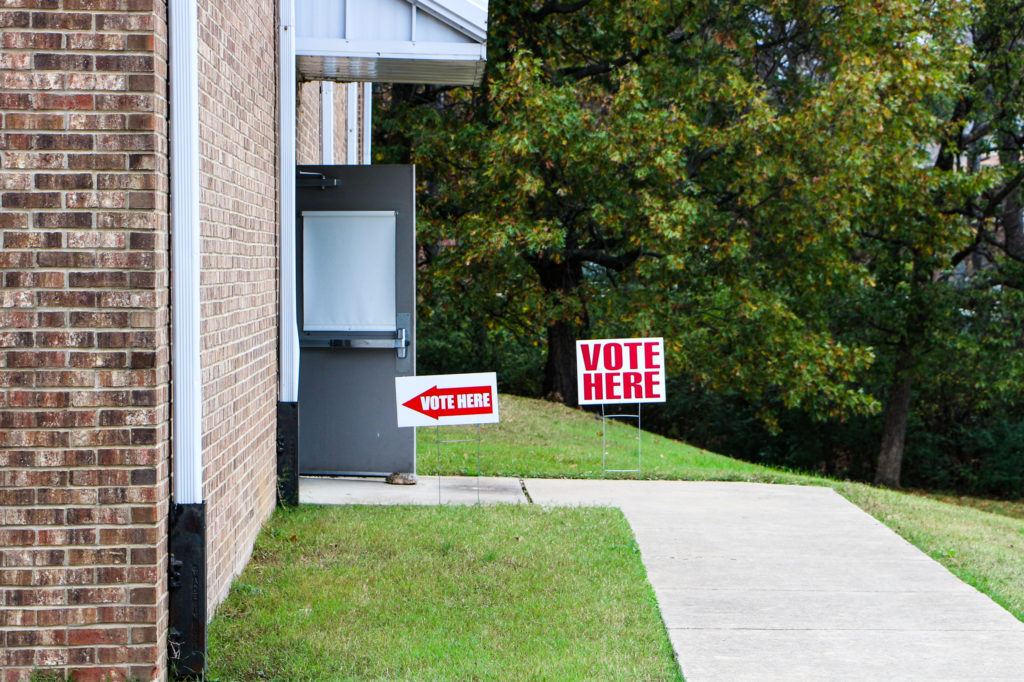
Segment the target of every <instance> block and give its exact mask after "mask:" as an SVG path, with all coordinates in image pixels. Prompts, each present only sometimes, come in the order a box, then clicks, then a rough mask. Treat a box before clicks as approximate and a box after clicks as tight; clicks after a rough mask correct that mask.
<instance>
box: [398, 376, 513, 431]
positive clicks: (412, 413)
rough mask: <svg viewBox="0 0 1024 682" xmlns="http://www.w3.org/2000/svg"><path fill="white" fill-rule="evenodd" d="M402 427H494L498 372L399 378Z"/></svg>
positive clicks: (399, 413)
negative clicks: (460, 425) (485, 425)
mask: <svg viewBox="0 0 1024 682" xmlns="http://www.w3.org/2000/svg"><path fill="white" fill-rule="evenodd" d="M395 397H396V398H397V403H398V425H399V426H447V425H452V424H494V423H497V421H498V376H497V374H495V373H494V372H476V373H472V374H436V375H433V376H415V377H395Z"/></svg>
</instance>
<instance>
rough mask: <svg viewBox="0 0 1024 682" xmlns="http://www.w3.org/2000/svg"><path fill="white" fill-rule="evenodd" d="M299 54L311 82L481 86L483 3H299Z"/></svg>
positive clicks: (385, 0) (443, 0) (334, 0)
mask: <svg viewBox="0 0 1024 682" xmlns="http://www.w3.org/2000/svg"><path fill="white" fill-rule="evenodd" d="M295 57H296V66H297V68H298V71H299V74H300V76H301V77H302V78H304V79H306V80H334V81H345V82H352V81H382V82H392V83H430V84H436V85H476V84H479V83H480V80H481V79H482V78H483V73H484V65H485V64H486V60H487V5H486V0H299V1H298V2H296V4H295Z"/></svg>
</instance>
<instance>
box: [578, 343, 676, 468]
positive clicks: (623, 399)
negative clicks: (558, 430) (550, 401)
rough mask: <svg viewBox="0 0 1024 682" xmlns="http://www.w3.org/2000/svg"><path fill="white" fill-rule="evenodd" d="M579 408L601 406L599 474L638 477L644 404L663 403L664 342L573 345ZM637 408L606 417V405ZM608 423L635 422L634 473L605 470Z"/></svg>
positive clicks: (640, 460)
mask: <svg viewBox="0 0 1024 682" xmlns="http://www.w3.org/2000/svg"><path fill="white" fill-rule="evenodd" d="M576 368H577V372H576V388H577V393H578V395H579V404H580V405H600V406H601V473H602V475H604V474H608V473H640V471H641V469H642V467H643V443H642V440H641V438H640V434H641V432H642V426H643V425H642V418H641V414H642V408H643V403H663V402H665V340H664V339H662V338H660V337H659V338H642V339H595V340H590V341H577V342H576ZM633 403H635V404H636V413H635V414H634V413H619V414H607V412H606V411H605V406H606V405H623V404H633ZM609 419H636V431H637V433H636V469H609V468H608V462H607V459H608V429H607V422H608V420H609Z"/></svg>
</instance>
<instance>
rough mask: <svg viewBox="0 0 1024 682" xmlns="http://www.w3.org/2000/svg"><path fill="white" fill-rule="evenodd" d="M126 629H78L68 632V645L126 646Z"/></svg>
mask: <svg viewBox="0 0 1024 682" xmlns="http://www.w3.org/2000/svg"><path fill="white" fill-rule="evenodd" d="M127 642H128V628H96V627H93V628H80V629H73V630H69V631H68V643H69V644H71V645H72V646H91V645H97V644H126V643H127Z"/></svg>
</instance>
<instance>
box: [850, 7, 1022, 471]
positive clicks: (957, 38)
mask: <svg viewBox="0 0 1024 682" xmlns="http://www.w3.org/2000/svg"><path fill="white" fill-rule="evenodd" d="M969 9H970V14H969V15H967V16H965V17H964V21H963V22H962V23H961V22H960V21H957V22H954V23H950V24H947V25H946V27H945V29H944V33H945V36H944V37H942V38H939V39H937V38H936V36H935V35H934V30H933V35H931V36H930V44H931V45H933V46H934V47H935V49H936V50H940V49H945V50H947V51H958V52H964V51H969V53H970V59H969V60H963V59H958V60H956V61H958V62H960V63H962V64H963V65H964V68H963V69H962V71H961V72H960V75H959V78H958V79H957V82H955V83H950V84H949V86H948V88H947V89H946V93H947V94H946V96H945V97H942V98H940V99H939V100H938V101H936V102H932V103H930V107H929V108H930V110H931V115H929V111H926V110H925V111H921V110H919V111H917V112H916V113H915V115H914V120H915V121H917V122H918V124H920V123H922V122H923V123H925V124H926V126H933V127H934V131H933V133H932V134H933V139H934V140H935V142H934V145H933V150H934V151H933V153H932V156H933V161H932V162H931V163H924V162H922V161H921V160H917V161H916V162H914V163H912V164H911V165H910V166H909V168H912V169H915V171H911V172H910V173H909V174H907V173H905V174H904V175H905V177H906V180H905V181H904V182H903V183H902V184H893V183H891V182H890V183H886V184H884V185H882V186H881V187H880V189H881V191H880V192H879V193H878V194H877V195H876V199H877V201H876V202H874V206H872V207H871V209H869V211H868V212H866V214H865V216H864V218H865V219H864V221H863V222H864V224H865V227H864V228H863V229H862V230H861V236H862V237H863V238H864V244H863V247H864V248H865V250H867V251H868V252H869V253H870V254H871V255H870V267H871V269H872V271H873V273H874V275H875V277H876V280H877V282H878V284H877V287H876V288H875V289H874V291H870V292H867V293H866V295H865V296H864V297H863V298H862V299H861V302H860V305H861V306H862V311H863V313H864V314H865V315H866V316H867V318H868V319H869V320H870V324H869V325H867V326H865V327H864V328H863V329H862V330H861V336H862V338H863V339H864V340H865V341H866V342H869V343H872V344H873V345H874V346H875V347H877V348H880V354H881V363H880V364H881V366H882V367H883V368H886V371H887V373H888V377H887V381H886V384H887V388H886V390H885V396H884V400H885V422H884V428H883V431H882V442H881V446H880V450H879V456H878V466H877V469H876V474H875V482H876V483H877V484H882V485H888V486H893V487H898V486H899V484H900V477H901V467H902V461H903V456H904V446H905V439H906V433H907V424H908V420H909V417H910V413H911V408H912V396H913V391H914V386H915V384H916V383H917V382H918V381H919V380H920V379H921V378H922V377H927V376H928V375H929V374H931V373H933V372H941V371H942V365H944V364H949V363H950V362H954V361H955V360H956V359H957V358H958V357H962V356H963V355H964V352H965V351H966V348H965V345H969V344H973V345H975V346H978V345H980V344H982V343H984V341H985V340H984V339H983V338H982V337H980V336H979V335H978V333H979V330H980V327H979V326H978V325H977V324H976V322H975V319H980V316H981V313H982V311H987V310H991V309H992V307H993V306H997V307H998V301H999V299H1001V298H1003V297H1004V296H1005V292H1004V291H1003V289H1002V286H1003V285H1011V286H1014V287H1019V286H1020V284H1024V281H1022V280H1020V279H1019V274H1018V273H1019V272H1020V265H1019V264H1020V263H1021V262H1024V259H1022V258H1021V256H1024V251H1022V250H1021V249H1022V247H1024V231H1022V226H1021V201H1020V196H1021V195H1020V184H1021V181H1022V179H1024V172H1022V165H1021V161H1022V159H1021V150H1022V147H1024V134H1022V123H1024V106H1022V103H1024V96H1022V83H1021V74H1022V73H1024V71H1022V69H1024V40H1022V36H1024V28H1022V27H1024V5H1021V4H1020V3H1016V4H1014V3H1011V2H1005V1H1004V0H982V1H979V2H976V3H973V4H971V5H970V6H969ZM936 25H938V26H941V24H936ZM954 59H955V58H954ZM925 103H927V101H926V102H925ZM919 109H920V107H919ZM937 122H938V123H940V125H937ZM922 137H923V136H922ZM886 175H887V176H888V177H897V176H896V175H895V174H886ZM994 285H995V286H994ZM1004 308H1006V309H1009V308H1008V307H1007V306H1004ZM986 331H987V332H988V333H991V329H989V330H986ZM1011 366H1012V364H1007V367H1008V368H1009V367H1011Z"/></svg>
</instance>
